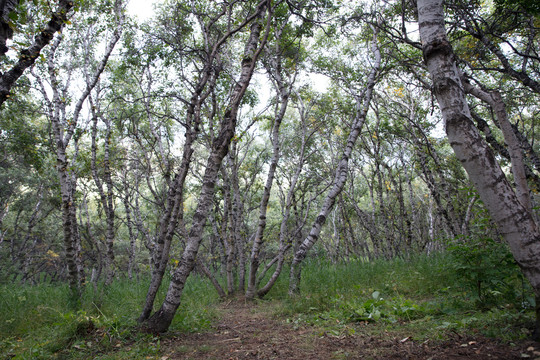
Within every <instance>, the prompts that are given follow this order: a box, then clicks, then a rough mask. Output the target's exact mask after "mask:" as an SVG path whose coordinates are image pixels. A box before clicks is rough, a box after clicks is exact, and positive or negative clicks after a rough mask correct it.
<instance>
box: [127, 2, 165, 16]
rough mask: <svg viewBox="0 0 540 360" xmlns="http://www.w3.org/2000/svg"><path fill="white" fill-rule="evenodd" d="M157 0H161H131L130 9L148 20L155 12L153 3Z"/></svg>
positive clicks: (130, 11) (134, 13)
mask: <svg viewBox="0 0 540 360" xmlns="http://www.w3.org/2000/svg"><path fill="white" fill-rule="evenodd" d="M157 1H159V0H130V2H129V4H128V11H129V13H130V14H131V15H135V16H137V17H138V18H139V20H141V21H144V20H147V19H149V18H150V17H152V15H153V14H154V10H153V7H152V5H153V4H154V3H155V2H157Z"/></svg>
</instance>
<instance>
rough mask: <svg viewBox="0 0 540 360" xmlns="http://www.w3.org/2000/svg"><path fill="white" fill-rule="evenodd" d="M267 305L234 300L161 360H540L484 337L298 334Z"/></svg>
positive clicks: (534, 347)
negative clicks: (420, 339) (207, 327)
mask: <svg viewBox="0 0 540 360" xmlns="http://www.w3.org/2000/svg"><path fill="white" fill-rule="evenodd" d="M264 306H265V305H264V304H261V305H254V304H251V303H245V302H243V301H233V302H228V303H225V304H223V305H221V313H222V318H221V319H220V320H219V322H218V323H217V324H215V325H214V328H213V330H212V331H210V332H207V333H202V334H182V335H181V336H172V337H168V338H165V339H163V341H162V349H163V350H164V356H163V357H162V359H163V360H166V359H167V360H168V359H170V360H173V359H193V360H199V359H217V360H222V359H226V360H236V359H238V360H240V359H264V360H269V359H280V360H287V359H291V360H297V359H310V360H311V359H314V360H315V359H320V360H330V359H414V360H416V359H425V360H427V359H430V360H442V359H477V360H480V359H500V360H508V359H526V358H529V359H540V345H538V344H535V343H531V342H527V343H520V344H518V345H516V346H510V345H507V344H501V343H498V342H497V341H496V340H493V339H486V338H474V339H472V338H470V339H465V338H459V337H457V336H456V337H455V338H454V339H449V340H447V341H446V342H443V343H438V344H431V343H429V342H428V343H417V342H414V341H411V340H410V339H397V338H392V337H391V336H388V337H387V338H384V337H373V336H368V335H363V334H362V333H361V332H360V331H357V333H356V334H355V335H353V336H342V337H335V336H332V335H329V334H325V333H324V332H321V330H320V329H315V328H312V327H305V328H299V329H294V328H293V327H292V326H291V325H290V324H286V323H285V322H284V321H283V320H282V319H273V318H271V315H270V312H269V311H266V309H265V308H264Z"/></svg>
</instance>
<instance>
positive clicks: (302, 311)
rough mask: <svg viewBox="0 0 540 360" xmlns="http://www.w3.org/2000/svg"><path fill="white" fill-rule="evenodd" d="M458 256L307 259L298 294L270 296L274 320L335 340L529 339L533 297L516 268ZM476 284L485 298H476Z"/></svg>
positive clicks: (508, 264)
mask: <svg viewBox="0 0 540 360" xmlns="http://www.w3.org/2000/svg"><path fill="white" fill-rule="evenodd" d="M461 250H463V249H461ZM486 251H493V249H491V248H490V249H487V250H486ZM500 251H501V252H502V256H504V257H505V259H507V256H506V253H504V251H503V250H500ZM460 255H461V254H458V256H460ZM458 256H456V254H455V253H453V252H449V253H447V254H434V255H432V256H429V257H428V256H419V257H414V258H412V259H408V260H403V259H395V260H392V261H386V260H379V261H376V262H372V263H368V262H362V261H353V262H349V263H344V264H331V263H330V262H327V261H320V260H311V261H308V262H307V263H306V264H305V266H304V268H303V271H302V283H301V295H299V296H295V297H292V298H287V297H284V296H283V291H284V290H285V287H286V283H285V282H284V283H283V284H280V286H281V287H283V289H281V291H279V292H274V293H272V294H271V296H273V297H274V298H276V299H282V306H280V307H278V310H277V312H278V315H279V316H284V317H286V319H287V321H288V322H289V323H291V324H293V326H304V325H306V324H307V325H313V326H317V327H319V328H320V329H321V332H326V333H330V334H333V335H347V334H353V333H355V332H356V331H358V330H361V331H364V332H366V331H367V332H373V333H383V332H384V333H387V332H394V333H396V336H403V337H404V338H405V337H411V338H416V339H418V340H425V339H427V338H430V339H443V338H444V337H445V336H446V335H447V334H448V333H449V332H453V333H455V332H458V333H463V334H466V333H472V334H482V335H485V336H489V337H496V338H499V339H502V340H506V341H514V340H518V339H524V338H526V337H528V336H529V335H530V333H531V330H532V326H533V321H534V313H533V311H532V309H533V308H534V297H533V293H532V291H531V288H530V286H528V285H527V284H526V282H525V281H524V279H523V278H522V276H521V273H520V271H519V269H518V268H517V266H516V265H515V264H514V263H513V262H507V263H502V262H501V261H500V259H498V258H497V256H495V255H493V254H491V255H490V256H491V260H492V261H493V263H491V264H483V265H482V266H481V267H475V266H476V265H474V264H472V265H471V264H470V263H469V260H470V259H466V260H463V259H460V258H458ZM483 261H484V262H488V261H489V260H486V258H484V260H483ZM465 269H467V270H465ZM488 270H489V273H488V274H485V273H484V272H485V271H488ZM464 271H465V274H466V275H465V274H464ZM475 273H476V274H475ZM478 278H482V279H484V281H485V284H484V285H483V286H484V287H485V289H484V290H483V291H484V292H485V293H486V294H488V295H486V296H483V297H479V296H478V287H477V279H478ZM471 279H472V280H471Z"/></svg>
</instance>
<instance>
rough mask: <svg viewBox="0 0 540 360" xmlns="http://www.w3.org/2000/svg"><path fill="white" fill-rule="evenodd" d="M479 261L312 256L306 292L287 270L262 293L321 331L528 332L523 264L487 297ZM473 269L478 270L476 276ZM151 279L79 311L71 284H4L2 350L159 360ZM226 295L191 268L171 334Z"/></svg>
mask: <svg viewBox="0 0 540 360" xmlns="http://www.w3.org/2000/svg"><path fill="white" fill-rule="evenodd" d="M467 261H468V260H467ZM473 265H474V263H473ZM473 265H468V263H463V262H460V260H459V258H456V256H451V255H448V254H447V255H443V254H435V255H433V256H429V257H427V256H418V257H414V258H412V259H409V260H402V259H396V260H392V261H383V260H380V261H375V262H372V263H367V262H362V261H351V262H349V263H341V264H332V263H330V262H328V261H323V260H313V259H312V260H309V261H307V262H306V263H305V264H304V267H303V270H302V282H301V286H300V288H301V295H299V296H295V297H292V298H290V297H288V295H287V286H288V279H287V275H288V271H287V269H285V270H284V272H283V274H282V277H281V278H280V279H279V280H278V282H277V284H276V286H275V287H274V289H272V291H271V292H270V293H269V294H268V296H267V298H266V299H264V300H262V301H263V302H265V303H267V304H268V305H271V306H266V307H265V308H267V309H273V310H272V311H273V312H275V313H276V314H277V315H278V316H280V317H282V318H284V319H286V321H288V322H289V323H291V325H292V326H295V327H300V326H314V327H316V328H317V329H318V331H320V332H321V334H323V333H327V334H333V335H352V334H355V333H359V332H362V333H367V334H371V335H374V336H377V335H384V336H387V335H388V334H392V335H394V336H396V337H398V336H399V337H402V338H406V337H412V338H413V339H417V340H424V339H431V340H437V339H443V338H445V337H446V336H448V334H449V333H455V332H457V333H460V334H468V333H469V334H482V335H485V336H490V337H497V338H500V339H503V340H507V341H515V340H518V339H522V338H525V337H527V336H528V335H529V332H530V329H531V327H532V324H533V319H534V317H533V315H534V314H533V312H532V307H531V305H532V304H531V303H530V302H528V301H530V298H531V291H530V288H529V287H527V286H524V285H523V283H522V282H521V281H522V279H521V277H520V275H519V270H518V269H517V268H515V269H514V268H511V267H510V265H508V266H507V268H505V269H504V278H501V277H497V276H498V275H497V274H496V273H494V272H493V271H492V269H491V267H489V266H488V267H487V268H489V269H491V270H490V273H489V276H488V277H483V278H482V279H483V281H484V282H485V283H486V284H489V283H490V281H492V280H493V281H495V280H496V283H494V284H495V285H496V286H494V287H493V288H494V289H495V288H496V289H498V290H497V291H491V288H490V287H489V286H485V288H484V290H483V294H484V296H483V298H482V299H479V297H478V296H477V292H476V288H475V286H474V285H475V283H474V281H476V280H477V279H478V278H479V276H480V275H482V273H481V272H482V271H484V270H478V269H484V268H485V266H484V267H473ZM475 266H476V265H475ZM467 267H468V268H467ZM464 268H465V269H468V270H467V273H466V274H467V276H464V275H463V274H464ZM475 269H476V270H475ZM474 271H476V272H478V274H476V275H478V276H470V275H471V272H474ZM482 276H483V275H482ZM471 279H473V280H474V281H473V280H471ZM502 283H504V284H503V285H504V286H503V285H501V284H502ZM164 285H166V284H164ZM147 286H148V281H140V282H137V281H128V280H119V281H115V282H114V283H113V284H112V285H111V286H110V287H108V288H107V289H105V288H103V287H101V286H100V287H98V289H97V291H95V290H94V289H93V288H92V287H91V286H89V287H88V288H87V289H85V293H84V296H83V300H82V303H81V304H79V305H80V307H79V308H78V310H77V309H76V308H75V307H74V304H73V303H72V302H70V292H69V289H68V287H67V286H65V285H58V284H55V285H49V284H43V285H38V286H20V285H1V286H0V291H1V293H2V296H1V297H0V354H2V356H5V357H6V358H10V359H11V358H13V359H88V358H91V359H159V358H160V357H161V356H162V353H161V338H160V337H155V336H152V335H149V334H145V333H141V332H139V331H137V324H136V321H135V320H136V318H137V317H138V315H139V312H140V310H141V308H142V304H143V301H144V298H145V295H146V290H147ZM166 288H167V287H166V286H164V287H163V288H162V290H161V292H160V294H159V295H158V298H157V299H156V302H155V304H156V306H159V304H161V301H162V300H163V297H164V292H165V291H166ZM508 289H510V290H512V291H508ZM485 294H489V296H486V295H485ZM479 300H484V301H479ZM487 300H489V301H487ZM218 301H219V300H218V296H217V294H216V292H215V290H214V289H213V288H212V286H211V285H210V283H209V282H208V281H207V280H206V279H203V278H201V277H198V276H191V277H190V278H189V279H188V282H187V284H186V287H185V289H184V293H183V297H182V304H181V307H180V309H179V311H178V313H177V315H176V317H175V318H174V320H173V323H172V325H171V332H173V333H178V332H202V331H205V330H208V329H210V327H211V324H212V323H213V321H215V320H216V318H217V317H218V316H219V314H218V313H217V310H216V304H217V302H218ZM0 357H1V356H0Z"/></svg>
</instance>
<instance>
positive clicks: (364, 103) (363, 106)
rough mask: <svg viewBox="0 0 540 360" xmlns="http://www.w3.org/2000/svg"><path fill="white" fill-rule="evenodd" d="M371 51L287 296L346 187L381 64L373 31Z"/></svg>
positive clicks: (296, 259)
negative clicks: (340, 151) (358, 96)
mask: <svg viewBox="0 0 540 360" xmlns="http://www.w3.org/2000/svg"><path fill="white" fill-rule="evenodd" d="M373 52H374V54H375V62H374V64H373V68H372V69H371V72H370V74H369V76H368V79H367V84H366V88H365V91H364V96H363V98H362V99H359V100H358V115H357V117H356V119H355V120H354V122H353V126H352V128H351V132H350V133H349V136H348V138H347V144H346V146H345V149H344V150H343V154H342V155H341V160H340V162H339V164H338V166H337V169H336V173H335V177H334V182H333V186H332V189H331V190H330V192H329V193H328V195H327V196H326V199H325V200H324V204H323V206H322V208H321V211H320V212H319V215H318V216H317V218H316V219H315V222H314V223H313V225H312V227H311V231H310V232H309V235H308V236H307V238H306V239H305V240H304V241H303V242H302V244H301V245H300V247H299V248H298V250H297V251H296V253H295V254H294V259H293V262H292V264H291V272H290V276H289V295H293V294H296V293H297V292H298V291H299V288H298V287H299V284H300V270H301V268H300V266H301V263H302V261H303V260H304V259H305V258H306V255H307V253H308V251H309V250H310V249H311V247H313V245H314V244H315V242H316V241H317V239H318V238H319V234H320V233H321V229H322V226H323V225H324V223H325V222H326V217H327V216H328V213H329V212H330V211H331V210H332V207H333V206H334V204H335V202H336V198H337V196H338V195H339V194H340V193H341V191H342V190H343V187H344V186H345V182H346V180H347V172H348V169H349V159H350V157H351V154H352V151H353V148H354V145H355V143H356V140H357V139H358V136H359V135H360V132H361V131H362V127H363V125H364V122H365V119H366V115H367V112H368V109H369V103H370V102H371V95H372V93H373V88H374V87H375V82H376V78H377V74H378V72H379V67H380V64H381V54H380V51H379V48H378V46H377V38H376V33H375V34H374V36H373Z"/></svg>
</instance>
